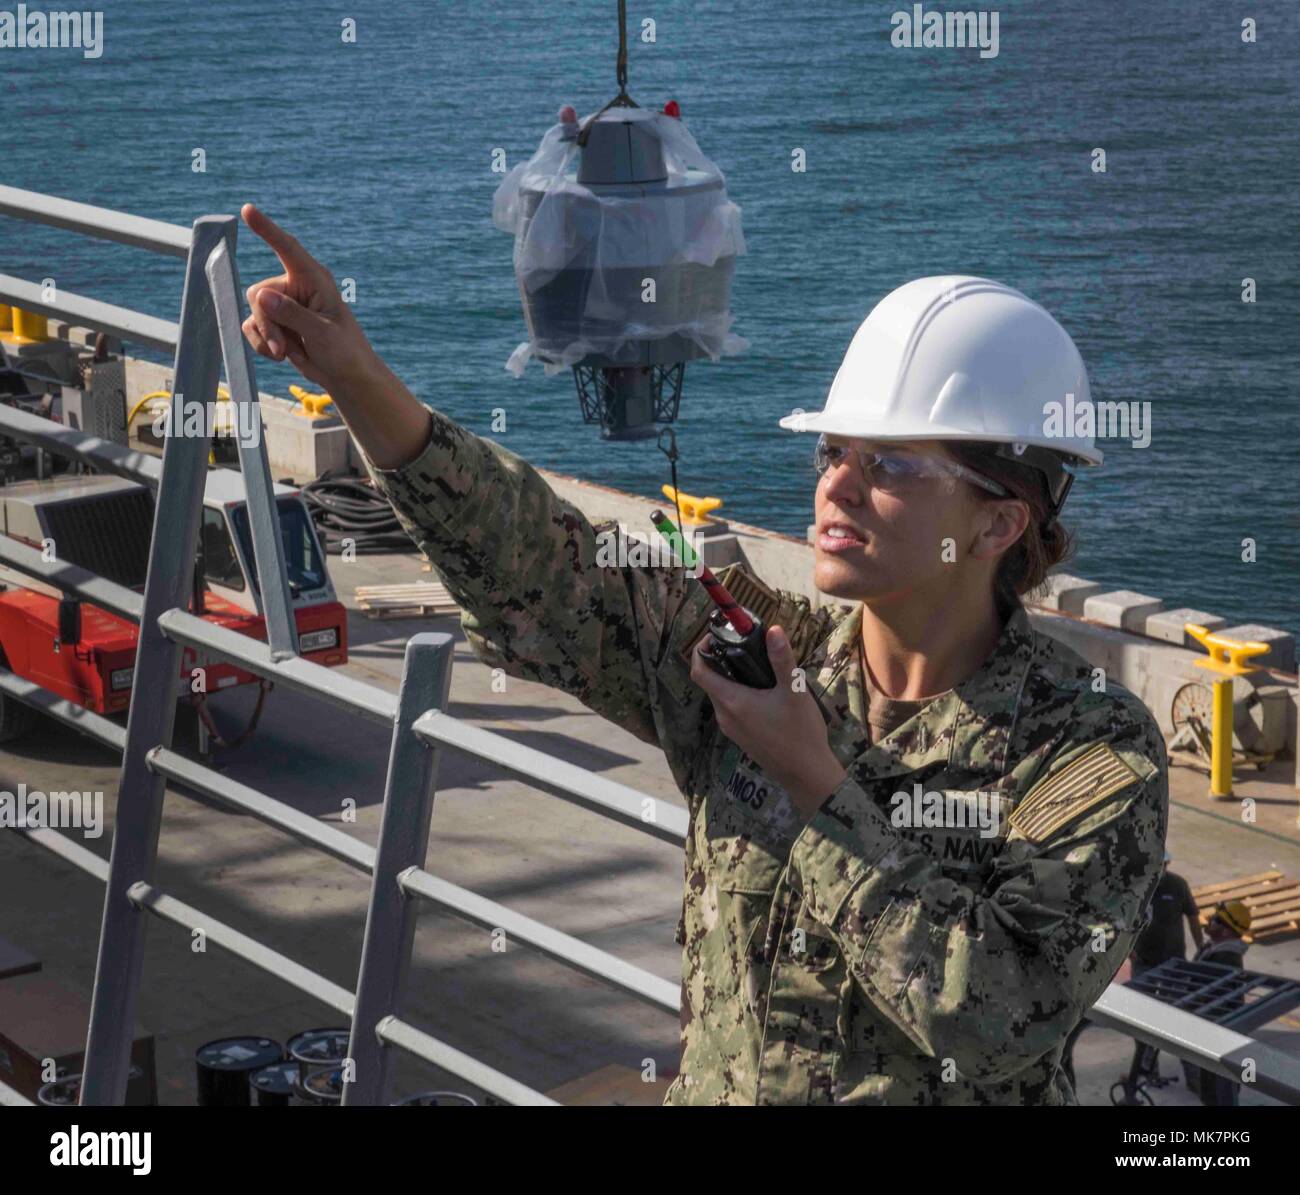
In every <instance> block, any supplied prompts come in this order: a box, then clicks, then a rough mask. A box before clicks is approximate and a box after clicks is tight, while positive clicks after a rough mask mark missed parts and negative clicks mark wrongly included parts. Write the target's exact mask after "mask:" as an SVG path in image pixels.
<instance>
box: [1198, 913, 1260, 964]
mask: <svg viewBox="0 0 1300 1195" xmlns="http://www.w3.org/2000/svg"><path fill="white" fill-rule="evenodd" d="M1250 922H1251V917H1250V909H1249V908H1248V907H1247V905H1246V902H1245V901H1244V900H1230V901H1226V902H1222V903H1220V904H1219V905H1217V906H1216V907H1215V910H1214V916H1213V917H1211V918H1210V923H1209V925H1207V926H1206V927H1205V936H1206V937H1207V938H1209V941H1208V942H1207V943H1206V944H1205V945H1204V946H1202V947H1201V949H1200V950H1198V951H1197V952H1196V961H1197V962H1198V963H1218V964H1219V965H1220V966H1223V967H1236V968H1237V969H1238V970H1240V969H1242V968H1243V967H1244V965H1245V964H1244V961H1243V960H1244V958H1245V955H1246V948H1247V947H1248V946H1249V945H1250V943H1248V942H1247V941H1246V939H1245V935H1246V934H1248V933H1249V932H1250Z"/></svg>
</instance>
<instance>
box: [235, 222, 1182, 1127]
mask: <svg viewBox="0 0 1300 1195" xmlns="http://www.w3.org/2000/svg"><path fill="white" fill-rule="evenodd" d="M244 214H245V218H246V220H247V221H248V223H249V226H250V227H251V228H252V229H253V230H254V231H255V232H257V233H258V234H259V235H261V236H262V237H264V239H266V240H267V241H268V242H269V243H270V244H271V246H272V247H273V248H274V249H275V250H276V252H277V254H278V255H279V256H280V258H281V260H282V262H283V264H284V266H285V273H284V274H283V275H281V276H279V277H277V278H270V279H266V280H265V281H263V282H261V283H258V284H256V285H254V286H253V287H250V288H249V303H250V306H251V308H252V311H253V315H252V316H251V317H250V319H249V320H248V321H247V323H246V324H245V331H246V334H247V336H248V338H249V340H250V342H251V343H252V344H253V346H254V348H255V349H257V351H259V352H261V353H263V354H264V355H266V356H269V357H271V358H273V359H276V360H283V359H286V358H287V359H288V360H289V361H290V362H292V364H293V365H294V366H295V367H297V368H298V369H299V371H300V372H302V374H303V375H304V376H305V377H307V378H308V379H309V380H310V381H313V382H315V383H317V384H318V385H321V386H323V387H325V388H327V389H328V390H329V392H330V393H331V394H332V395H333V396H334V399H335V401H336V403H337V405H338V407H339V409H340V411H341V412H342V414H343V416H344V418H345V419H346V420H347V422H348V424H349V426H350V428H351V429H352V432H353V434H354V435H355V437H356V439H357V440H358V442H359V443H360V445H361V446H362V448H363V450H364V451H365V453H366V455H367V457H368V460H369V462H370V464H371V472H372V474H373V476H374V478H375V480H376V482H377V484H378V485H379V486H380V488H381V489H382V490H383V492H384V493H385V494H386V495H387V496H388V497H389V499H390V500H391V501H392V503H393V507H394V509H395V510H396V511H397V513H398V515H399V517H400V518H401V520H402V522H403V524H404V526H406V528H407V529H408V530H409V532H410V534H411V536H412V538H413V539H414V540H415V541H416V542H417V543H419V545H420V546H421V548H422V549H423V550H424V551H425V552H426V553H427V554H428V555H429V557H430V558H431V559H432V560H433V561H435V563H436V564H437V566H438V569H439V571H440V573H441V574H442V575H443V577H444V578H445V580H446V583H447V586H448V588H449V589H450V590H451V592H452V593H453V595H454V596H455V598H456V600H457V601H458V602H459V604H460V605H461V607H462V608H463V610H464V611H465V614H464V619H463V623H464V627H465V630H466V632H467V634H468V636H469V639H470V642H471V643H472V645H473V646H474V648H475V650H476V651H477V652H478V654H479V655H480V656H481V657H482V658H483V659H484V660H486V661H488V662H489V663H491V664H493V665H495V666H499V667H501V668H504V669H505V670H506V671H507V672H509V673H511V674H513V675H517V676H523V677H528V678H530V679H533V680H539V681H542V682H544V683H546V684H549V685H553V686H555V687H557V688H560V689H563V690H565V691H567V692H569V693H572V694H575V695H576V696H577V697H579V698H580V699H581V700H582V701H583V702H584V703H586V704H587V705H588V706H589V707H590V708H591V709H593V710H595V711H596V712H598V713H600V714H602V715H603V716H605V717H606V718H608V719H610V720H611V721H613V722H616V723H618V724H619V725H621V726H623V727H625V728H627V729H628V730H630V731H631V732H632V733H634V734H636V735H637V736H639V737H640V738H642V739H644V740H646V741H649V742H655V743H657V744H659V745H660V746H661V747H662V749H663V751H664V753H665V755H666V757H667V760H668V763H669V765H670V766H671V769H672V772H673V775H674V777H675V779H676V781H677V783H678V785H679V786H680V788H681V791H682V793H683V794H684V795H685V797H686V799H687V802H688V804H689V808H690V812H691V814H692V831H691V833H690V835H689V836H688V841H687V844H686V860H685V885H684V899H683V906H682V917H681V922H680V924H679V927H678V940H679V942H680V943H681V944H682V946H683V964H682V1065H681V1072H680V1074H679V1076H678V1078H677V1079H676V1081H675V1082H674V1083H673V1085H672V1087H671V1089H670V1091H669V1095H668V1102H669V1103H674V1104H718V1103H736V1104H753V1103H765V1104H787V1103H818V1104H825V1103H850V1104H1060V1103H1071V1102H1073V1099H1074V1097H1073V1094H1072V1092H1071V1089H1070V1086H1069V1083H1068V1082H1067V1081H1066V1079H1065V1077H1064V1074H1063V1072H1062V1071H1061V1068H1060V1065H1059V1063H1060V1055H1061V1048H1062V1045H1063V1044H1064V1042H1065V1039H1066V1037H1067V1035H1068V1034H1069V1032H1070V1030H1071V1029H1072V1028H1073V1027H1074V1026H1075V1025H1076V1024H1077V1023H1078V1021H1079V1020H1080V1018H1081V1017H1082V1016H1083V1015H1084V1013H1085V1011H1086V1010H1087V1009H1088V1008H1089V1006H1090V1005H1091V1004H1092V1003H1093V1002H1094V1001H1095V1000H1096V999H1097V997H1098V996H1099V995H1100V994H1101V993H1102V991H1103V990H1104V989H1105V988H1106V986H1107V984H1108V983H1109V982H1110V981H1111V979H1112V977H1113V976H1114V974H1115V972H1116V971H1117V970H1118V969H1119V966H1120V964H1121V963H1122V962H1123V960H1124V959H1125V957H1126V956H1127V955H1128V953H1129V950H1130V948H1131V946H1132V944H1133V940H1134V938H1135V936H1136V934H1137V933H1138V931H1139V930H1140V929H1141V927H1142V924H1143V918H1144V912H1145V908H1146V905H1147V903H1148V900H1149V898H1150V895H1151V893H1152V891H1153V889H1154V886H1155V884H1156V882H1157V880H1158V878H1159V874H1160V865H1161V859H1162V856H1163V853H1164V837H1165V826H1166V816H1167V777H1166V766H1167V765H1166V758H1165V753H1164V745H1163V741H1162V738H1161V736H1160V733H1159V731H1158V729H1157V727H1156V724H1155V722H1154V721H1153V719H1152V718H1151V716H1150V714H1149V713H1148V712H1147V710H1146V709H1145V707H1144V706H1143V705H1142V704H1141V703H1140V702H1139V701H1138V700H1137V699H1136V698H1135V697H1134V696H1133V695H1132V694H1130V693H1128V692H1127V691H1125V690H1124V689H1122V688H1120V687H1119V686H1117V685H1115V684H1113V683H1109V682H1107V681H1106V680H1105V677H1104V675H1102V674H1101V673H1100V670H1098V669H1094V668H1092V667H1091V666H1090V665H1088V664H1087V663H1086V662H1085V661H1084V660H1083V659H1081V658H1080V657H1079V656H1078V655H1076V654H1075V653H1074V652H1072V651H1070V650H1069V649H1068V648H1066V647H1064V646H1063V645H1061V644H1060V643H1058V642H1056V641H1055V640H1053V639H1051V638H1049V637H1048V636H1047V635H1045V634H1044V633H1043V632H1042V631H1040V630H1038V629H1037V628H1036V627H1035V626H1034V625H1033V624H1032V623H1031V621H1030V618H1029V616H1028V615H1027V613H1026V611H1025V609H1024V607H1023V606H1022V605H1021V602H1020V597H1021V595H1022V594H1024V593H1026V592H1028V591H1029V590H1030V589H1032V588H1033V587H1034V586H1036V585H1038V584H1040V583H1041V582H1042V580H1043V578H1044V575H1045V572H1046V570H1047V568H1048V567H1050V566H1051V565H1052V564H1054V563H1056V562H1057V561H1058V560H1060V559H1061V558H1062V557H1063V555H1064V553H1065V548H1066V536H1065V533H1064V531H1063V530H1062V528H1061V525H1060V522H1059V521H1058V519H1057V514H1058V513H1059V510H1060V506H1061V503H1062V502H1063V501H1064V498H1065V494H1066V492H1067V491H1068V488H1069V482H1070V474H1069V473H1068V472H1067V471H1066V469H1065V468H1064V465H1065V463H1066V462H1074V463H1098V462H1099V461H1100V454H1099V453H1097V452H1096V450H1095V446H1094V445H1093V442H1092V432H1091V430H1090V429H1089V428H1082V429H1080V428H1079V427H1078V426H1077V425H1076V424H1075V422H1074V420H1075V418H1076V416H1077V413H1078V411H1079V410H1081V409H1086V407H1087V405H1088V404H1087V399H1088V392H1087V377H1086V374H1085V373H1084V371H1083V366H1082V362H1081V361H1080V360H1079V359H1078V354H1077V352H1075V350H1074V346H1073V344H1072V343H1070V341H1069V338H1068V336H1066V334H1065V333H1064V331H1063V330H1061V329H1060V326H1059V325H1058V324H1056V323H1055V321H1053V320H1052V319H1051V317H1050V316H1049V315H1047V313H1046V312H1044V311H1043V310H1042V309H1041V308H1040V307H1038V306H1037V305H1036V304H1032V303H1031V302H1030V301H1029V300H1028V299H1025V298H1024V296H1023V295H1019V294H1018V293H1017V292H1015V291H1011V290H1010V289H1009V288H1006V287H1000V286H998V284H996V283H989V282H986V281H984V280H980V279H965V278H943V279H923V280H920V281H919V282H916V283H910V284H908V286H906V287H903V288H900V289H899V290H898V291H895V292H894V293H893V294H892V295H890V296H889V297H888V298H886V299H885V300H884V301H883V302H882V303H881V304H880V305H879V306H878V307H877V308H876V310H875V311H874V312H873V313H872V315H871V316H870V317H869V318H868V319H867V321H866V322H865V323H864V324H863V326H862V329H860V331H859V333H858V335H857V336H856V337H855V339H854V342H853V345H852V346H851V347H850V350H849V354H848V356H846V358H845V363H844V365H843V366H842V367H841V370H840V373H839V375H838V376H837V378H836V383H835V388H834V389H833V390H832V394H831V397H830V400H829V401H828V404H827V408H826V410H825V411H824V412H821V413H819V414H817V415H812V416H807V415H804V414H802V413H796V414H795V415H793V416H791V417H790V418H789V419H788V420H786V421H783V422H785V423H786V425H787V426H791V427H793V428H794V429H795V430H811V431H817V432H820V433H821V438H820V439H819V441H818V450H817V454H816V457H817V466H818V470H819V473H820V481H819V483H818V485H817V490H816V497H815V509H816V529H817V538H816V565H815V578H814V579H815V582H816V587H817V589H818V590H819V591H820V592H821V593H823V594H825V595H827V596H828V597H829V598H831V599H836V600H838V602H839V603H841V604H833V603H832V604H825V605H821V606H819V607H818V608H816V609H814V608H813V607H812V606H811V604H810V603H809V601H808V600H807V599H806V598H804V597H802V596H797V595H794V594H791V593H786V592H776V591H773V590H770V589H768V588H767V587H766V586H765V585H763V583H762V582H761V580H760V579H758V578H754V577H750V576H748V575H747V574H745V573H744V572H743V570H740V569H738V568H733V569H732V570H730V572H729V573H728V574H727V575H725V576H724V580H726V581H727V582H728V583H729V584H731V585H732V586H734V588H735V589H736V590H737V591H738V596H739V597H740V600H741V601H742V602H744V603H745V604H746V605H748V606H750V607H751V608H752V609H754V611H755V612H756V613H757V614H759V615H760V616H761V617H762V618H763V620H764V622H765V623H766V624H767V625H768V627H769V631H768V639H767V646H768V652H769V656H770V658H771V661H772V664H773V666H774V669H775V671H776V674H777V677H778V684H777V686H776V687H775V688H774V689H771V690H756V689H748V688H743V687H741V686H739V685H735V684H733V683H731V682H730V681H728V680H725V679H723V678H722V677H720V676H718V675H717V674H716V673H714V672H712V671H710V670H709V669H708V668H706V667H704V666H703V664H702V663H701V662H700V660H699V658H698V656H697V654H696V648H697V646H698V644H699V642H700V640H701V637H702V635H703V633H704V630H705V623H706V619H707V617H708V615H709V613H710V604H709V601H708V599H707V597H706V596H705V594H704V592H703V591H702V589H701V587H700V586H699V585H698V584H697V583H696V582H694V581H692V580H690V579H689V578H687V577H685V576H684V575H683V573H682V571H681V570H680V569H638V568H621V567H607V566H605V564H604V563H603V562H604V561H605V560H608V559H610V558H611V555H607V554H606V553H604V552H602V540H601V537H602V535H605V534H612V533H613V529H612V528H597V527H593V526H592V525H591V524H590V523H589V522H588V520H587V519H586V518H585V517H584V516H583V515H582V513H581V512H579V511H578V510H577V509H576V508H574V507H573V506H571V505H570V504H568V503H566V502H563V501H561V500H560V499H559V498H558V497H557V496H556V495H555V494H554V493H553V492H552V491H551V490H550V489H549V488H548V486H547V485H546V483H545V481H544V480H543V479H542V478H541V476H540V475H539V474H538V473H537V472H536V471H535V470H534V469H533V468H531V467H530V466H529V465H528V464H527V463H526V462H524V461H523V460H521V459H520V458H519V457H517V456H515V455H513V454H512V453H510V452H507V451H506V450H504V449H502V448H501V447H499V446H498V445H496V444H493V443H491V442H489V441H486V440H483V439H480V438H478V437H476V436H474V435H472V434H471V433H470V432H468V431H466V430H465V429H464V428H462V427H460V426H458V425H457V424H455V423H454V422H452V421H451V420H449V419H447V418H446V417H445V416H443V415H441V414H439V413H438V412H436V411H430V410H429V408H427V407H425V406H424V405H423V404H421V403H420V402H418V401H417V400H416V399H415V398H414V397H413V396H412V395H411V394H410V393H409V391H408V390H407V389H406V387H405V386H403V385H402V383H401V382H400V381H399V380H398V379H397V378H396V377H395V376H394V375H393V374H392V373H391V371H389V370H388V369H387V368H386V367H385V366H384V365H383V363H382V362H381V361H380V360H379V359H378V357H377V356H376V354H375V353H374V351H373V350H372V349H371V347H370V345H369V344H368V342H367V341H366V339H365V337H364V335H363V334H362V332H361V330H360V329H359V327H358V326H357V324H356V321H355V320H354V319H353V317H352V315H351V313H350V311H349V309H348V307H347V305H346V304H344V303H343V302H341V300H340V298H339V295H338V291H337V289H336V288H335V286H334V283H333V280H332V279H331V278H330V275H329V273H328V272H327V271H326V270H325V269H324V268H323V267H322V266H320V265H319V263H317V262H316V261H315V260H314V259H312V258H311V257H310V256H309V255H308V254H307V253H306V252H305V250H303V249H302V247H301V246H300V245H299V244H298V242H297V241H295V240H294V239H293V238H292V237H290V236H289V235H288V234H286V233H284V232H283V231H282V230H280V229H278V228H277V227H276V226H275V225H274V224H272V223H271V221H269V220H268V219H267V218H266V217H265V216H264V215H262V214H261V213H259V212H257V211H256V209H254V208H252V207H251V206H250V207H248V208H246V209H245V213H244ZM1053 400H1055V401H1056V402H1057V404H1058V406H1061V411H1058V410H1057V409H1056V408H1054V407H1052V402H1053ZM1080 403H1082V404H1083V406H1082V407H1080V405H1079V404H1080ZM1062 404H1064V405H1062ZM1062 415H1063V417H1064V420H1065V422H1064V424H1063V425H1061V426H1056V427H1052V426H1049V423H1050V420H1051V419H1052V418H1057V420H1058V424H1059V423H1060V417H1061V416H1062ZM605 546H606V547H608V544H607V543H606V544H605ZM612 558H614V559H622V558H623V557H621V556H616V555H615V556H612ZM813 694H816V699H814V696H813Z"/></svg>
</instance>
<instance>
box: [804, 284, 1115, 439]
mask: <svg viewBox="0 0 1300 1195" xmlns="http://www.w3.org/2000/svg"><path fill="white" fill-rule="evenodd" d="M1053 403H1054V404H1057V406H1056V407H1055V408H1053V407H1052V406H1051V405H1049V404H1053ZM1090 405H1091V392H1090V390H1089V388H1088V371H1087V370H1086V369H1085V368H1084V365H1083V358H1082V357H1080V356H1079V350H1078V349H1077V348H1075V347H1074V341H1072V340H1071V339H1070V336H1069V333H1068V332H1066V330H1065V329H1064V328H1062V327H1061V325H1060V324H1058V323H1057V322H1056V320H1054V319H1053V318H1052V317H1051V315H1049V314H1048V312H1047V311H1046V310H1044V309H1043V308H1042V307H1040V306H1039V305H1038V304H1037V303H1035V302H1034V301H1033V300H1032V299H1029V298H1027V297H1026V296H1024V295H1022V294H1021V293H1020V292H1019V291H1018V290H1013V289H1012V288H1011V287H1009V286H1004V285H1003V284H1002V283H1000V282H991V281H989V280H988V279H987V278H972V277H968V276H965V275H960V274H944V275H940V276H938V277H934V278H918V279H916V281H914V282H908V283H906V284H905V285H903V286H900V287H899V288H898V289H897V290H895V291H891V292H890V293H889V294H887V295H886V296H885V297H884V298H883V299H881V301H880V302H879V303H877V304H876V306H875V307H874V308H873V309H872V311H871V314H870V315H868V316H867V318H866V319H865V320H863V321H862V325H861V326H860V327H859V328H858V331H857V334H856V335H855V336H854V337H853V342H852V343H851V344H850V345H849V349H848V352H847V353H845V354H844V361H843V363H842V364H841V365H840V368H839V372H838V373H837V374H836V375H835V381H834V382H833V383H832V385H831V392H830V395H829V397H828V398H827V400H826V408H825V410H823V411H819V412H816V413H814V414H807V413H804V412H801V411H796V412H794V413H793V414H790V415H787V416H786V417H785V418H784V419H782V420H781V426H782V427H787V428H791V429H793V430H794V431H810V432H821V433H823V434H827V435H836V436H853V437H858V438H861V439H871V440H977V441H984V442H991V443H998V444H1008V445H1015V446H1016V447H1015V449H1014V453H1015V455H1014V456H1012V455H1011V450H1009V451H1008V452H1007V453H1005V454H1003V455H1007V456H1009V458H1010V459H1016V458H1017V457H1023V458H1024V463H1026V464H1033V463H1037V462H1036V461H1035V460H1034V458H1035V457H1037V458H1038V460H1039V461H1041V460H1042V459H1043V458H1042V454H1041V453H1037V452H1027V451H1026V450H1027V449H1031V448H1032V449H1046V450H1049V451H1050V452H1052V453H1054V454H1059V456H1058V457H1057V458H1056V459H1057V460H1061V459H1064V460H1067V461H1070V462H1071V463H1082V464H1088V465H1100V464H1101V460H1102V455H1101V452H1100V450H1099V449H1098V448H1097V446H1096V443H1095V442H1094V438H1093V436H1092V435H1077V434H1076V417H1077V414H1078V413H1079V412H1081V411H1086V410H1087V408H1088V407H1089V406H1090ZM1091 424H1092V420H1088V425H1089V426H1091Z"/></svg>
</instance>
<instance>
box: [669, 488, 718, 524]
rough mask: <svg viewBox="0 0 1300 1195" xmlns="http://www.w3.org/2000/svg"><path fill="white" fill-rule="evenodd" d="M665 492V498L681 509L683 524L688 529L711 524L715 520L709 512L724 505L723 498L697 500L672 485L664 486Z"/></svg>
mask: <svg viewBox="0 0 1300 1195" xmlns="http://www.w3.org/2000/svg"><path fill="white" fill-rule="evenodd" d="M663 490H664V497H665V498H667V499H668V501H669V502H671V503H673V504H674V505H675V506H680V507H681V510H682V523H683V524H684V525H685V526H687V527H703V526H705V524H707V523H711V522H712V521H713V520H712V519H710V518H709V512H710V511H711V510H717V509H718V507H720V506H721V505H722V499H721V498H696V497H694V496H693V495H691V494H683V493H682V492H681V491H680V490H675V489H673V487H672V486H670V485H666V486H664V488H663Z"/></svg>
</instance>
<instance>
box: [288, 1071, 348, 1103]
mask: <svg viewBox="0 0 1300 1195" xmlns="http://www.w3.org/2000/svg"><path fill="white" fill-rule="evenodd" d="M298 1094H299V1095H300V1096H301V1097H302V1098H303V1099H304V1100H305V1101H306V1102H307V1103H309V1104H315V1105H317V1106H318V1107H325V1108H337V1107H339V1105H340V1104H341V1103H342V1102H343V1068H342V1067H341V1066H327V1067H322V1068H321V1069H320V1070H315V1071H312V1072H311V1074H309V1075H307V1076H306V1077H305V1078H304V1079H303V1080H302V1081H301V1082H300V1083H299V1084H298Z"/></svg>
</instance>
